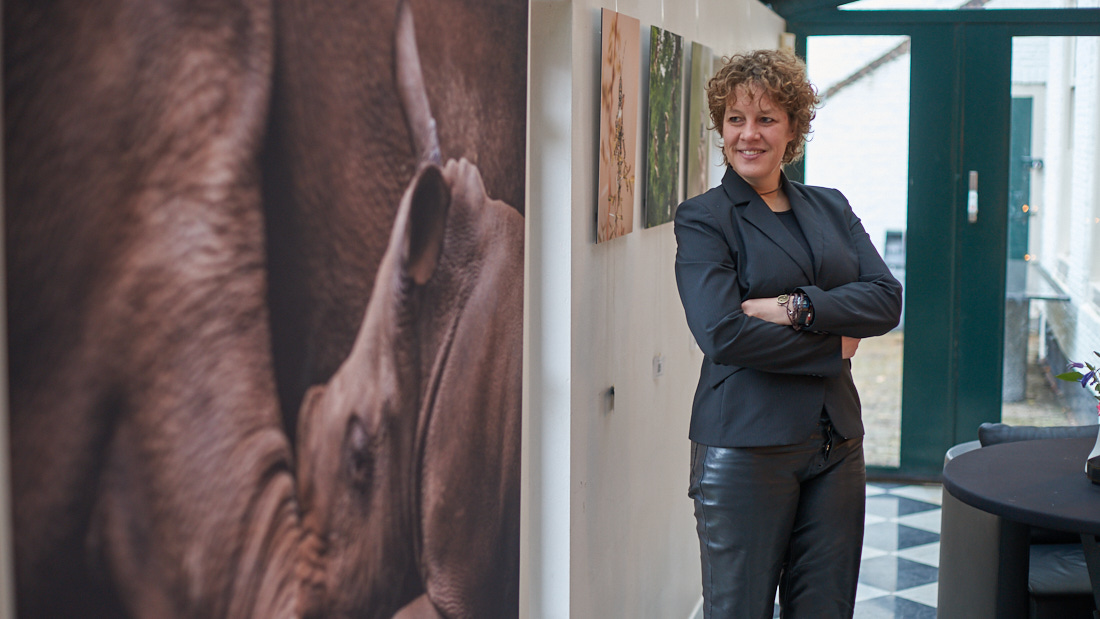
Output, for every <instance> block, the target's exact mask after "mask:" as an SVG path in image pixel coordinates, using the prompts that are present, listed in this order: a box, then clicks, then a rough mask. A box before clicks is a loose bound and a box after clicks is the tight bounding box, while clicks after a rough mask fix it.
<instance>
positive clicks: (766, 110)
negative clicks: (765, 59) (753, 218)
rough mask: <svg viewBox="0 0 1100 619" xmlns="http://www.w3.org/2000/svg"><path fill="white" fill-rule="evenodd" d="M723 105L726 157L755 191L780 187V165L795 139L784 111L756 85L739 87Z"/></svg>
mask: <svg viewBox="0 0 1100 619" xmlns="http://www.w3.org/2000/svg"><path fill="white" fill-rule="evenodd" d="M734 92H735V93H736V95H737V98H736V99H734V100H731V101H730V102H729V103H728V104H727V105H726V116H725V118H724V120H723V121H722V144H723V149H724V151H725V153H726V160H727V161H729V162H730V165H731V166H733V169H734V171H735V172H737V173H738V174H739V175H740V176H741V178H743V179H745V180H746V181H747V182H748V183H749V184H750V185H752V186H753V188H754V189H756V190H757V191H758V192H765V191H771V190H772V189H775V188H776V187H778V186H779V167H780V165H781V164H782V163H783V153H784V152H786V150H787V144H788V143H789V142H790V141H791V140H793V139H794V129H793V128H792V127H791V124H790V120H789V119H788V117H787V112H786V111H785V110H783V109H781V108H779V107H778V106H776V105H775V104H774V103H772V100H771V99H770V98H769V97H768V96H767V95H766V94H764V92H763V91H762V90H760V89H759V88H752V89H750V88H748V87H744V86H742V87H739V88H737V89H736V90H735V91H734Z"/></svg>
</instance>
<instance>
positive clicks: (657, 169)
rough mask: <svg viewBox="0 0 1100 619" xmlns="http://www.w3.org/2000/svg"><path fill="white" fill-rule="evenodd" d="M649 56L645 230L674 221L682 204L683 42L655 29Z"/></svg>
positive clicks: (652, 31) (678, 37)
mask: <svg viewBox="0 0 1100 619" xmlns="http://www.w3.org/2000/svg"><path fill="white" fill-rule="evenodd" d="M650 39H651V40H650V54H649V149H648V160H647V162H648V165H647V166H646V193H645V196H646V198H645V227H647V228H650V227H653V226H657V225H660V224H663V223H667V222H669V221H672V215H673V212H674V211H675V209H676V205H677V204H678V203H679V202H680V200H679V198H680V195H679V180H680V140H681V137H680V136H681V133H682V128H681V122H680V117H681V108H682V107H683V103H682V102H683V85H684V39H683V37H681V36H679V35H676V34H673V33H671V32H669V31H667V30H663V29H661V28H658V27H657V26H653V27H652V28H651V30H650Z"/></svg>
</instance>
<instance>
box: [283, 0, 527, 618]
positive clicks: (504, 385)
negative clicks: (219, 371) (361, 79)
mask: <svg viewBox="0 0 1100 619" xmlns="http://www.w3.org/2000/svg"><path fill="white" fill-rule="evenodd" d="M399 14H400V18H399V22H398V35H397V58H398V67H397V68H396V72H397V76H396V77H397V82H398V84H399V90H400V91H401V94H402V99H403V102H404V107H405V112H406V118H407V120H408V122H409V125H410V134H411V135H412V137H413V148H414V150H415V151H416V152H417V153H419V154H420V160H421V165H420V168H419V170H418V171H417V173H416V174H415V175H414V177H413V179H412V181H411V182H410V184H409V187H408V189H407V190H406V192H405V194H404V196H403V198H402V200H401V203H400V205H399V208H398V211H397V216H396V219H395V223H394V227H393V230H392V234H391V237H390V240H389V246H388V248H387V250H386V253H385V256H384V257H383V260H382V263H381V266H380V267H379V270H378V274H377V276H376V278H375V284H374V288H373V291H372V293H371V297H370V301H369V303H368V305H367V309H366V312H365V316H364V318H363V322H362V324H361V326H360V330H359V333H358V335H357V338H356V341H355V344H354V346H353V348H352V351H351V353H350V354H349V356H348V358H347V359H346V360H345V362H344V363H343V364H342V365H341V367H340V368H339V370H338V371H337V372H336V373H335V374H334V376H333V377H332V379H331V380H330V381H329V382H328V383H327V384H326V385H324V386H318V387H314V388H313V389H311V390H310V391H309V392H308V393H307V395H306V398H305V400H304V402H303V406H302V410H301V414H300V416H299V430H298V456H299V457H298V479H299V484H300V486H299V487H300V500H301V505H302V526H303V529H304V531H305V537H304V540H305V542H304V546H303V548H304V549H305V552H304V553H303V554H304V560H303V562H302V569H303V572H304V573H303V578H304V581H305V583H306V585H305V594H304V595H303V596H302V599H303V609H302V614H303V615H304V616H326V617H342V616H356V617H387V618H388V617H392V616H394V613H395V612H400V613H401V614H402V616H408V615H413V614H415V615H416V616H433V614H435V613H438V614H439V615H444V616H450V617H463V616H471V617H486V616H494V617H499V616H509V615H515V614H516V612H517V611H518V541H519V540H518V512H519V451H518V449H519V414H520V400H519V397H520V395H519V394H520V357H521V354H522V297H523V292H522V291H523V279H522V278H523V274H522V272H523V264H522V263H523V219H522V217H521V216H520V215H519V214H518V213H517V212H516V211H515V209H513V208H511V207H510V206H508V205H507V204H505V203H503V202H501V201H499V200H493V199H490V198H489V197H488V196H487V195H486V192H485V188H484V185H483V182H482V178H481V175H480V172H479V171H478V169H477V167H476V166H475V165H473V164H471V163H470V162H468V161H466V160H464V159H463V160H458V161H456V160H450V161H447V162H446V163H445V164H443V163H441V161H440V159H441V157H440V154H439V148H438V140H437V138H436V136H435V130H434V121H433V120H432V119H431V114H430V110H429V108H428V104H427V96H426V93H425V90H424V87H423V81H422V79H421V78H420V77H419V72H420V71H419V61H418V59H417V58H416V46H415V39H414V38H413V35H412V21H411V15H410V14H409V12H408V8H407V6H403V7H402V9H401V11H400V13H399ZM403 607H404V608H405V610H403V611H402V610H401V609H402V608H403Z"/></svg>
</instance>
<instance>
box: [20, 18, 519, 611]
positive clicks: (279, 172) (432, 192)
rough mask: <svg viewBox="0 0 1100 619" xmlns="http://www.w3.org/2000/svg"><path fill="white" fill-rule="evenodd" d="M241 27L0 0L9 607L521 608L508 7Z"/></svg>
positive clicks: (515, 30) (259, 21) (512, 47)
mask: <svg viewBox="0 0 1100 619" xmlns="http://www.w3.org/2000/svg"><path fill="white" fill-rule="evenodd" d="M244 4H247V8H242V7H240V6H236V5H234V4H232V3H217V2H214V3H207V4H206V5H204V7H203V18H202V20H198V21H196V20H195V15H194V9H193V8H192V7H190V6H187V3H173V2H134V3H127V4H126V6H125V7H120V6H119V3H110V2H98V3H97V2H90V3H85V4H82V5H81V8H80V19H79V24H80V26H79V31H80V36H78V37H74V36H73V23H75V22H74V21H73V20H74V17H73V16H72V15H69V14H67V13H66V12H64V11H57V10H52V9H51V8H50V7H45V8H43V7H42V3H41V2H39V1H38V0H7V1H6V2H5V6H4V20H5V23H4V52H5V65H4V66H5V71H4V79H5V83H4V110H5V113H6V114H10V115H11V116H10V117H9V118H8V120H9V122H8V123H7V124H6V128H5V134H4V149H5V156H4V163H3V165H4V170H3V172H4V179H5V186H4V191H5V206H4V217H5V219H4V234H5V237H4V245H5V247H4V249H5V252H6V268H7V270H6V273H5V275H6V285H7V290H8V296H7V301H8V325H7V326H8V334H9V337H8V350H7V355H8V359H9V366H8V367H9V370H10V372H9V377H10V391H9V393H10V416H9V436H10V445H9V444H3V445H0V458H5V457H6V455H7V454H6V453H5V451H6V450H8V449H10V463H11V505H12V519H11V520H12V525H13V535H12V539H13V545H14V565H15V587H16V592H15V593H16V595H15V604H16V605H17V611H16V616H18V617H19V618H20V619H38V618H43V619H47V618H53V617H82V618H83V617H118V618H123V617H156V618H158V619H159V618H181V617H203V618H205V617H257V618H260V617H262V618H267V617H394V616H402V617H405V616H417V617H428V616H430V617H443V616H446V617H492V618H498V617H500V618H505V619H511V618H515V617H518V616H519V569H520V568H519V549H520V546H519V542H520V538H519V519H520V514H519V509H520V476H519V471H520V412H521V409H520V399H521V398H520V393H521V391H522V367H521V359H522V357H523V256H524V251H523V244H524V236H523V235H524V216H523V213H524V169H525V161H524V157H525V152H526V144H525V134H526V131H525V123H526V109H527V100H526V84H527V75H526V71H527V69H526V66H527V59H526V50H527V21H528V19H527V17H528V13H527V11H528V2H527V0H498V1H495V2H491V3H490V2H466V1H464V0H406V1H405V2H401V3H397V2H389V3H387V2H377V3H373V4H372V8H371V10H369V11H367V10H351V9H350V8H348V7H346V6H344V5H340V6H330V7H328V9H326V11H316V10H311V8H312V4H311V2H310V0H281V1H280V3H279V9H280V10H285V11H286V14H287V15H290V16H291V17H289V18H287V19H275V16H274V15H273V14H272V11H273V10H274V7H273V6H272V3H263V2H252V3H244ZM122 8H124V9H125V10H122ZM154 32H155V33H156V36H150V33H154ZM272 39H274V41H276V42H277V45H273V44H272V42H273V41H272ZM276 48H278V49H279V53H280V58H279V60H278V62H276V61H275V57H274V55H275V49H276ZM138 49H140V50H141V58H140V61H139V62H134V61H133V60H134V59H133V58H131V57H130V56H128V55H127V54H125V53H118V52H119V51H120V50H138ZM12 67H14V69H13V70H8V69H9V68H12ZM486 101H491V102H492V105H486V104H485V102H486ZM13 118H14V119H17V120H15V121H12V120H11V119H13ZM471 162H477V163H476V164H475V163H471ZM6 490H7V488H6V487H0V492H3V491H6ZM0 550H2V549H0ZM8 559H11V557H6V556H5V557H0V561H7V560H8ZM0 571H2V570H0ZM6 603H7V601H5V604H6ZM5 604H0V606H3V605H5ZM0 614H3V611H2V610H0Z"/></svg>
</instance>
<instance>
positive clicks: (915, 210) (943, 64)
mask: <svg viewBox="0 0 1100 619" xmlns="http://www.w3.org/2000/svg"><path fill="white" fill-rule="evenodd" d="M787 29H788V31H790V32H793V33H794V34H795V36H796V51H797V52H798V53H799V54H800V55H803V56H804V55H805V53H806V37H808V36H815V35H883V34H897V35H907V36H909V37H910V50H911V51H910V54H911V56H910V118H909V125H910V129H909V135H910V137H909V210H908V222H907V233H906V243H907V248H906V253H907V257H906V304H907V305H906V310H905V330H906V334H907V336H908V337H906V343H905V353H904V359H903V367H904V373H905V375H904V376H903V380H902V411H903V414H902V428H901V432H902V441H901V454H900V466H899V468H897V469H894V468H884V467H869V469H868V473H869V474H870V475H872V476H875V477H880V478H898V479H935V478H938V476H939V475H940V473H941V471H942V470H943V457H944V453H945V452H946V451H947V449H948V448H950V447H951V446H952V445H954V444H956V443H960V442H964V441H969V440H973V439H974V438H976V436H977V428H978V426H979V425H980V424H981V423H983V422H986V421H999V420H1000V417H1001V393H1002V389H1001V382H1002V372H1001V368H1002V356H1003V347H1004V299H1005V267H1006V263H1005V260H1006V251H1007V250H1006V243H1007V229H1008V216H1007V211H1006V209H1005V205H1006V204H1007V201H1008V173H1009V167H1008V166H1009V137H1010V124H1011V96H1010V93H1011V68H1012V67H1011V65H1012V37H1013V36H1073V35H1077V36H1087V35H1095V34H1096V33H1097V32H1100V10H1096V9H1041V10H1040V9H1036V10H956V11H839V10H837V11H827V12H823V13H818V14H814V15H811V16H800V17H799V21H797V22H790V23H788V27H787ZM971 171H974V172H977V182H978V217H977V220H976V221H975V222H973V223H972V222H970V221H969V219H968V214H967V198H968V190H969V178H970V172H971ZM792 175H793V176H796V177H798V176H800V175H801V170H795V171H793V172H792Z"/></svg>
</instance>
